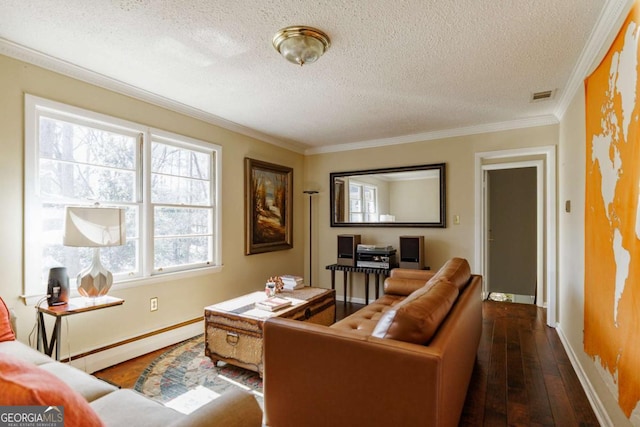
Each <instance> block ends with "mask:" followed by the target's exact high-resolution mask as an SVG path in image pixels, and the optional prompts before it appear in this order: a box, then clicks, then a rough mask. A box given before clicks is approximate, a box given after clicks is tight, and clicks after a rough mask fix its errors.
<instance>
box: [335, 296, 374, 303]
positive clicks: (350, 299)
mask: <svg viewBox="0 0 640 427" xmlns="http://www.w3.org/2000/svg"><path fill="white" fill-rule="evenodd" d="M375 299H376V298H375V296H374V297H369V302H372V301H374V300H375ZM342 302H344V295H336V304H340V303H342ZM347 302H352V303H354V304H365V301H364V298H354V297H348V298H347Z"/></svg>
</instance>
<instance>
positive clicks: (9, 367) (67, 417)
mask: <svg viewBox="0 0 640 427" xmlns="http://www.w3.org/2000/svg"><path fill="white" fill-rule="evenodd" d="M0 390H2V393H1V394H0V405H2V406H55V407H63V408H64V425H65V427H93V426H102V425H104V424H103V423H102V421H101V420H100V418H98V415H97V414H96V413H95V412H94V411H93V409H91V407H90V406H89V403H88V402H87V401H86V400H84V398H83V397H82V396H80V395H79V394H78V393H76V392H75V391H74V390H73V389H72V388H71V387H69V386H68V385H67V384H66V383H64V382H63V381H62V380H60V379H59V378H58V377H56V376H55V375H53V374H51V373H49V372H47V371H45V370H43V369H41V368H39V367H38V366H36V365H33V364H31V363H28V362H23V361H21V360H20V359H18V358H16V357H15V356H12V355H9V354H3V355H2V357H0ZM57 409H58V408H56V409H54V410H57Z"/></svg>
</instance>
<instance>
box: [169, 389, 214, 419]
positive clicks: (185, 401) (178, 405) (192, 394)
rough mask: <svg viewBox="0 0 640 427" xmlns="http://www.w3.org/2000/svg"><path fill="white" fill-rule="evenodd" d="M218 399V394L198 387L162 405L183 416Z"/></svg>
mask: <svg viewBox="0 0 640 427" xmlns="http://www.w3.org/2000/svg"><path fill="white" fill-rule="evenodd" d="M218 397H220V394H218V393H216V392H215V391H212V390H209V389H208V388H206V387H203V386H201V385H199V386H197V387H196V388H194V389H193V390H189V391H188V392H186V393H183V394H181V395H180V396H178V397H176V398H175V399H172V400H170V401H168V402H167V403H165V404H164V405H165V406H168V407H169V408H173V409H175V410H176V411H178V412H182V413H183V414H190V413H192V412H193V411H195V410H196V409H198V408H199V407H201V406H202V405H204V404H206V403H208V402H211V401H212V400H213V399H217V398H218Z"/></svg>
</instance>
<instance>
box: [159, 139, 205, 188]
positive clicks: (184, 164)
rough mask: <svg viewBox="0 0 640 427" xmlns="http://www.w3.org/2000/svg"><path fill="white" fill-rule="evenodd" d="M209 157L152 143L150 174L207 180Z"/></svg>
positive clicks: (197, 152)
mask: <svg viewBox="0 0 640 427" xmlns="http://www.w3.org/2000/svg"><path fill="white" fill-rule="evenodd" d="M210 169H211V155H210V154H206V153H201V152H199V151H193V150H188V149H185V148H179V147H174V146H172V145H167V144H161V143H159V142H154V143H153V144H152V145H151V172H153V173H159V174H163V175H173V176H181V177H185V178H197V179H203V180H208V179H209V172H210Z"/></svg>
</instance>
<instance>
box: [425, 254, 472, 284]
mask: <svg viewBox="0 0 640 427" xmlns="http://www.w3.org/2000/svg"><path fill="white" fill-rule="evenodd" d="M440 279H446V280H448V281H450V282H451V283H453V284H454V285H455V286H456V287H457V288H458V290H459V291H462V290H463V289H464V288H465V286H467V284H468V283H469V279H471V267H470V266H469V262H468V261H467V260H466V259H464V258H451V259H450V260H449V261H447V262H446V263H445V265H443V266H442V268H440V270H438V272H437V273H436V274H435V276H433V277H432V278H431V280H429V282H435V281H436V280H440Z"/></svg>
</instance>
